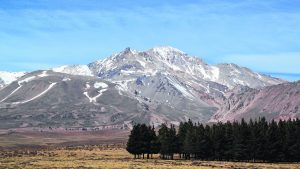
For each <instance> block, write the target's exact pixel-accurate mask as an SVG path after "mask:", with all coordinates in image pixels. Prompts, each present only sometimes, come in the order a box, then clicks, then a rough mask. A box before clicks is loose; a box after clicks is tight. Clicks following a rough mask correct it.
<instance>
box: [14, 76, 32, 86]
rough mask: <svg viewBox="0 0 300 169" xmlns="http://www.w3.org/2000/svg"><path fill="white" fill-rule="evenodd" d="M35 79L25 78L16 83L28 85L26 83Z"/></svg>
mask: <svg viewBox="0 0 300 169" xmlns="http://www.w3.org/2000/svg"><path fill="white" fill-rule="evenodd" d="M35 78H36V76H30V77H27V78H25V79H23V80H20V81H18V83H19V84H22V83H25V82H26V83H28V82H30V81H32V80H33V79H35Z"/></svg>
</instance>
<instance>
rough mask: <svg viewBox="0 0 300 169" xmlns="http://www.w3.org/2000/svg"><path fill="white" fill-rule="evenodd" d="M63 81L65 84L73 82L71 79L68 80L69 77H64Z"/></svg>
mask: <svg viewBox="0 0 300 169" xmlns="http://www.w3.org/2000/svg"><path fill="white" fill-rule="evenodd" d="M62 81H64V82H66V81H71V79H70V78H68V77H64V78H63V80H62Z"/></svg>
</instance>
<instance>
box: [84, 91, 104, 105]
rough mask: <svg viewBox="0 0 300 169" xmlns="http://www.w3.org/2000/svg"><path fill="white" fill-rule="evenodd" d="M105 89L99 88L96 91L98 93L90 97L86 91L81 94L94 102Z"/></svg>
mask: <svg viewBox="0 0 300 169" xmlns="http://www.w3.org/2000/svg"><path fill="white" fill-rule="evenodd" d="M105 91H107V89H101V90H99V91H98V93H99V94H98V95H97V96H94V97H90V96H89V94H88V92H83V94H84V95H85V96H86V97H87V98H88V99H89V101H90V103H96V102H97V99H98V98H99V97H100V96H101V95H102V94H103V93H104V92H105Z"/></svg>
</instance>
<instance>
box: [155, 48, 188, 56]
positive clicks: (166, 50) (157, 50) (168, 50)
mask: <svg viewBox="0 0 300 169" xmlns="http://www.w3.org/2000/svg"><path fill="white" fill-rule="evenodd" d="M149 51H152V52H155V53H159V54H166V53H180V54H182V55H183V54H185V53H184V52H183V51H181V50H179V49H177V48H174V47H172V46H158V47H154V48H151V49H150V50H149Z"/></svg>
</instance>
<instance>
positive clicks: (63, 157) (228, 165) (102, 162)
mask: <svg viewBox="0 0 300 169" xmlns="http://www.w3.org/2000/svg"><path fill="white" fill-rule="evenodd" d="M122 146H123V145H120V146H116V145H114V146H110V145H106V146H105V145H102V146H80V147H69V148H68V147H64V148H56V149H54V148H52V149H48V150H47V149H43V150H41V149H40V150H39V149H37V150H26V149H23V150H13V151H12V150H11V151H8V150H7V151H1V153H0V168H14V169H15V168H28V169H32V168H111V169H122V168H129V169H133V168H140V169H150V168H155V169H156V168H157V169H160V168H169V169H194V168H200V169H212V168H214V169H217V168H223V169H299V168H300V164H264V163H239V162H215V161H185V160H172V161H171V160H160V159H159V158H158V156H155V157H154V159H150V160H146V159H145V160H143V159H133V158H132V155H130V154H129V153H127V151H126V150H125V149H124V148H122Z"/></svg>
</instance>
